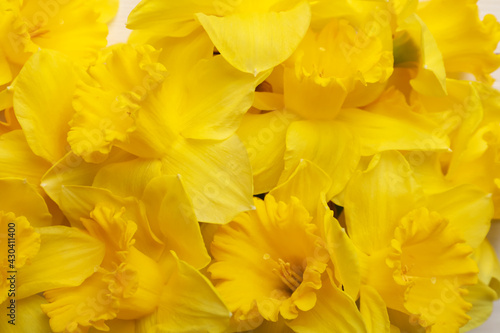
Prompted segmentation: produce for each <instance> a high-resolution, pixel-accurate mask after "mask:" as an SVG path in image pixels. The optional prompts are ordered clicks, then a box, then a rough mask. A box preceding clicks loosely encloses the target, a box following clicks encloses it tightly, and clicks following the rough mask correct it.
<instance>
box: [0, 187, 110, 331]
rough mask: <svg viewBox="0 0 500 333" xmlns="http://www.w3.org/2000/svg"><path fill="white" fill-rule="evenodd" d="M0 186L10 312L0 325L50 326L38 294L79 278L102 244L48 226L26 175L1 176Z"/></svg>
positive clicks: (4, 284)
mask: <svg viewBox="0 0 500 333" xmlns="http://www.w3.org/2000/svg"><path fill="white" fill-rule="evenodd" d="M0 186H1V188H2V193H1V195H2V198H1V199H2V200H1V203H0V248H1V251H2V252H1V261H0V276H1V277H2V281H1V283H0V291H1V296H0V303H1V305H2V309H1V313H2V316H3V318H4V319H5V318H9V319H6V320H2V322H1V323H0V328H1V329H2V332H18V329H19V330H22V331H26V332H28V331H36V330H40V329H44V330H45V331H50V328H49V324H48V321H47V317H46V316H45V315H44V314H43V313H42V311H41V308H40V305H41V304H45V303H46V301H45V300H44V299H43V297H41V296H40V295H38V294H39V293H41V292H44V291H46V290H49V289H54V288H63V287H72V286H77V285H79V284H80V283H82V282H83V281H84V280H85V279H86V278H87V277H88V276H90V275H91V274H92V273H93V272H94V267H95V266H97V265H99V263H100V262H101V261H102V259H103V256H104V246H103V245H102V244H100V243H99V242H98V241H96V240H95V239H93V238H92V237H90V236H89V235H88V234H86V233H84V232H82V231H80V230H77V229H74V228H70V227H67V226H51V224H52V217H51V215H50V213H49V211H48V208H47V206H46V204H45V201H44V199H43V198H42V197H41V196H40V194H38V193H37V191H36V190H35V188H34V187H33V186H32V185H30V184H28V183H27V182H26V181H25V180H22V179H14V178H2V179H0ZM69 240H70V241H69ZM9 250H10V251H9ZM12 304H13V305H12ZM9 306H11V307H10V308H9ZM11 310H12V311H11ZM12 314H13V316H9V315H12ZM7 320H13V323H15V325H11V324H9V323H8V322H7Z"/></svg>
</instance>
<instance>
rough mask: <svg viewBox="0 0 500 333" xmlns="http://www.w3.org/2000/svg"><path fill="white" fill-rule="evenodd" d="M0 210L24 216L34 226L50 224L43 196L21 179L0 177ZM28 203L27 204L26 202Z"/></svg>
mask: <svg viewBox="0 0 500 333" xmlns="http://www.w3.org/2000/svg"><path fill="white" fill-rule="evenodd" d="M0 188H1V189H2V191H1V192H0V211H4V212H12V213H14V214H15V215H16V216H24V217H26V219H27V220H28V221H29V223H30V224H31V225H32V226H34V227H43V226H50V225H52V216H51V215H50V213H49V210H48V208H47V204H46V203H45V200H44V199H43V197H42V196H41V195H40V194H39V193H38V192H37V191H36V189H35V187H34V186H33V185H30V184H28V183H27V182H26V180H23V179H16V178H2V179H0ZM26 203H28V205H27V204H26Z"/></svg>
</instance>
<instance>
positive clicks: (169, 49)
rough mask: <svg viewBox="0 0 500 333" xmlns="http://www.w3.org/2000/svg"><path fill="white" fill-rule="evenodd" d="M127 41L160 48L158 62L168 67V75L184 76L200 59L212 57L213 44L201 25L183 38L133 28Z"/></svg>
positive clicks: (163, 32)
mask: <svg viewBox="0 0 500 333" xmlns="http://www.w3.org/2000/svg"><path fill="white" fill-rule="evenodd" d="M186 2H187V1H184V2H183V4H185V3H186ZM128 42H129V43H131V44H149V45H152V46H153V47H154V48H155V49H157V50H161V51H160V56H159V58H158V62H160V63H161V64H163V65H164V66H165V68H167V69H168V74H169V77H170V76H173V77H184V76H185V75H186V74H187V73H189V72H190V71H192V70H193V67H194V66H196V64H197V63H198V62H199V61H200V60H202V59H210V58H212V57H213V52H214V44H212V41H211V40H210V38H209V37H208V35H207V34H206V33H205V31H204V30H203V28H202V27H201V26H199V27H198V28H197V29H196V30H195V31H194V32H193V33H191V34H189V35H187V36H186V37H183V38H178V37H165V31H162V32H161V33H156V34H155V33H154V32H153V31H151V30H135V31H133V32H132V34H131V35H130V37H129V40H128Z"/></svg>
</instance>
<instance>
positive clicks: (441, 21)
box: [417, 0, 500, 83]
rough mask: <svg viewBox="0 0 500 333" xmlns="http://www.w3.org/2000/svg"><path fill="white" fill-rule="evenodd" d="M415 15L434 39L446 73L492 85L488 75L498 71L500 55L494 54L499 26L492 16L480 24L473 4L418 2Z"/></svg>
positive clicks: (472, 1) (499, 37)
mask: <svg viewBox="0 0 500 333" xmlns="http://www.w3.org/2000/svg"><path fill="white" fill-rule="evenodd" d="M445 11H446V15H443V12H445ZM417 14H418V16H419V17H420V18H421V19H422V21H423V22H425V24H426V26H427V27H428V28H429V31H430V33H431V34H432V36H433V37H434V39H435V41H436V43H437V46H438V48H439V51H440V52H441V54H442V57H443V62H444V65H445V68H446V72H448V73H449V74H450V75H459V74H460V73H470V74H473V75H474V76H475V77H476V79H477V80H480V81H484V82H489V83H490V82H491V81H492V79H491V76H490V74H491V73H492V72H494V71H495V70H496V69H498V68H499V67H500V55H497V54H494V51H495V49H496V47H497V44H498V42H499V41H500V23H498V21H497V19H496V18H495V17H494V16H493V15H490V14H488V15H485V16H484V18H483V20H482V21H481V20H480V18H479V10H478V7H477V1H476V0H459V1H450V0H431V1H425V2H420V3H419V8H418V10H417ZM450 31H453V33H450ZM457 41H460V42H459V43H457Z"/></svg>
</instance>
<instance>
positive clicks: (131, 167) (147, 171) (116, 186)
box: [92, 158, 161, 199]
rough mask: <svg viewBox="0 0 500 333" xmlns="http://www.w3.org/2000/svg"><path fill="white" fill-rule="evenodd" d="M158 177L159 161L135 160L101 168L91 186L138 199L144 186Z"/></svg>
mask: <svg viewBox="0 0 500 333" xmlns="http://www.w3.org/2000/svg"><path fill="white" fill-rule="evenodd" d="M160 175H161V162H160V161H159V160H156V159H142V158H137V159H133V160H130V161H124V162H118V163H113V164H108V165H105V166H102V167H101V169H100V170H99V171H98V172H97V174H96V176H95V178H94V182H93V183H92V186H94V187H99V188H105V189H108V190H110V191H111V192H113V194H116V195H119V196H122V197H129V196H133V197H135V198H137V199H140V198H141V197H142V194H143V192H144V189H145V188H146V185H147V184H148V183H149V182H150V181H151V179H153V178H155V177H158V176H160Z"/></svg>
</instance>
